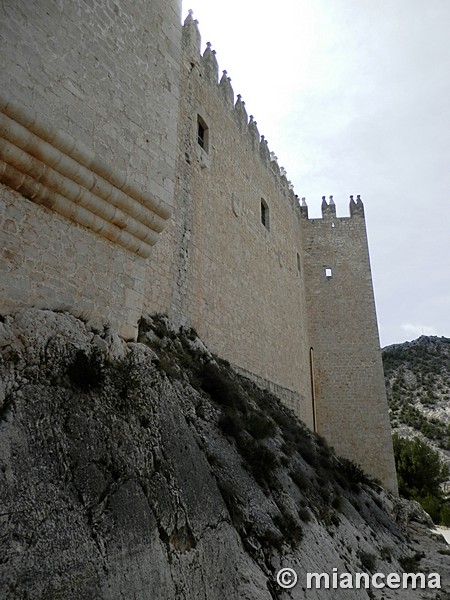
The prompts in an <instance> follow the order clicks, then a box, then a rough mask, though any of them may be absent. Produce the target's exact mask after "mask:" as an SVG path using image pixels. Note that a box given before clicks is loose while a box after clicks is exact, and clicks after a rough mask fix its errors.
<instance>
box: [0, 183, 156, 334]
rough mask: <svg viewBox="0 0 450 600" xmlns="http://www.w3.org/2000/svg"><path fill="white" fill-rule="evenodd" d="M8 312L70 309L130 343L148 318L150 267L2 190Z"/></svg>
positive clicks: (0, 284)
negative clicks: (143, 317) (146, 296)
mask: <svg viewBox="0 0 450 600" xmlns="http://www.w3.org/2000/svg"><path fill="white" fill-rule="evenodd" d="M0 238H1V252H0V255H1V260H0V292H1V293H0V300H1V309H2V310H1V312H2V314H12V313H15V312H16V311H17V310H19V309H20V308H22V307H25V306H27V307H28V306H34V307H36V308H49V307H50V308H52V309H54V310H67V311H69V312H71V313H72V314H74V315H75V316H77V317H80V318H82V319H84V320H86V321H89V322H90V324H91V325H92V326H95V327H97V328H98V329H100V330H102V329H103V325H104V324H105V323H108V324H109V325H110V326H111V328H112V329H113V330H114V331H117V332H119V334H120V335H121V336H123V337H124V338H126V339H132V338H134V337H135V336H136V324H137V322H138V320H139V318H140V316H141V314H142V304H143V291H142V290H143V288H144V282H145V274H146V268H147V261H146V260H145V259H143V258H141V257H139V256H136V255H135V254H132V253H131V252H129V251H127V250H125V249H123V248H121V247H120V246H117V245H116V244H113V243H112V242H110V241H108V240H105V239H104V238H102V237H100V236H98V235H95V234H93V233H91V232H89V231H88V230H86V229H85V228H84V227H81V226H80V225H76V224H74V223H71V222H70V221H67V220H66V219H63V218H62V217H59V216H58V215H56V214H55V213H54V212H53V211H51V210H48V209H47V208H43V207H41V206H37V205H36V204H34V203H33V202H30V201H29V200H26V199H25V198H23V197H22V196H20V194H18V193H17V192H14V191H12V190H9V189H8V188H6V187H5V186H3V185H1V184H0Z"/></svg>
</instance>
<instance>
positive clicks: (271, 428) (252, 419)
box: [245, 412, 275, 440]
mask: <svg viewBox="0 0 450 600" xmlns="http://www.w3.org/2000/svg"><path fill="white" fill-rule="evenodd" d="M245 429H246V430H247V431H248V432H249V433H250V434H251V435H252V436H253V437H254V438H255V440H261V439H263V438H266V437H272V436H273V435H274V434H275V424H274V422H273V421H272V420H271V419H269V418H268V417H266V416H265V415H262V414H258V413H255V412H253V413H252V414H250V415H248V417H247V418H246V420H245Z"/></svg>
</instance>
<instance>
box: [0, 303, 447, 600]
mask: <svg viewBox="0 0 450 600" xmlns="http://www.w3.org/2000/svg"><path fill="white" fill-rule="evenodd" d="M0 357H1V360H0V382H1V384H0V523H1V530H0V535H1V543H0V597H1V598H2V599H5V600H13V599H14V600H25V599H27V600H37V599H42V600H43V599H45V600H55V599H64V600H85V599H87V598H89V599H111V600H119V599H123V600H125V599H127V600H128V599H139V600H140V599H142V600H144V599H145V600H148V599H151V600H184V599H185V600H223V599H224V598H227V599H229V600H234V599H235V600H247V599H248V600H270V599H272V600H273V599H278V598H281V599H284V598H293V599H300V598H305V597H307V598H311V599H322V598H323V599H325V598H333V599H335V598H336V599H338V600H340V599H342V600H344V599H349V600H350V599H352V600H353V599H356V600H358V599H366V598H385V599H388V598H430V599H435V600H436V599H437V598H441V599H444V598H449V596H448V591H449V584H450V567H449V563H450V561H449V558H448V554H449V550H448V546H446V545H445V543H444V542H443V541H438V540H436V541H435V540H433V539H432V538H431V537H430V535H429V533H428V530H427V529H426V519H425V517H424V516H423V515H422V514H421V513H420V511H418V510H416V509H415V508H414V507H413V506H412V505H409V504H407V503H405V502H401V501H399V500H396V499H395V498H392V497H390V496H389V495H388V494H386V493H385V492H384V491H383V490H382V489H381V488H380V487H379V486H377V485H376V484H375V483H374V482H371V481H370V480H368V479H367V477H366V476H365V475H364V474H363V473H361V471H360V470H359V469H358V468H357V467H356V466H355V465H353V464H352V463H350V462H348V461H344V460H340V459H338V458H336V457H335V456H334V455H333V454H332V453H331V452H330V450H329V449H328V448H327V446H326V444H325V443H324V441H323V440H321V439H320V438H318V437H316V436H314V435H313V434H311V433H310V432H309V431H308V430H307V429H306V428H305V427H304V426H303V425H302V424H301V423H300V422H299V421H298V420H297V419H296V418H295V417H294V416H293V415H292V414H291V413H290V412H289V411H288V410H287V409H286V408H284V407H282V406H281V405H280V403H279V402H278V400H277V399H276V398H274V397H273V396H271V395H270V394H267V393H266V392H263V391H261V390H260V389H259V388H257V387H255V386H254V385H253V384H251V383H250V382H249V381H248V380H246V379H244V378H242V377H239V376H238V375H236V374H235V373H234V372H233V371H231V370H230V368H229V366H228V365H227V364H226V363H224V362H223V361H220V360H217V359H215V358H214V357H213V356H212V355H211V354H210V353H209V352H208V351H207V349H206V348H205V347H204V346H203V344H202V343H201V341H200V340H199V339H198V338H197V336H196V334H195V332H194V331H192V330H190V331H181V332H175V331H174V330H172V329H171V327H170V324H169V323H168V321H167V320H166V319H165V318H161V317H154V318H147V319H144V320H143V321H142V322H141V327H140V337H139V342H138V343H128V344H126V343H125V342H123V341H121V340H120V339H118V338H117V336H115V335H114V334H111V333H110V332H108V331H102V332H99V331H97V332H94V331H91V330H89V329H88V328H87V327H86V326H85V324H84V323H82V322H81V321H79V320H77V319H75V318H74V317H72V316H70V315H67V314H61V313H58V314H56V313H52V312H50V311H42V310H28V311H24V312H20V313H18V314H17V315H16V316H15V317H6V318H4V319H3V322H1V323H0ZM414 513H415V514H414ZM420 521H423V522H422V523H420ZM280 567H291V568H293V569H295V571H296V572H297V574H298V578H299V581H298V584H297V585H296V586H295V587H294V588H292V589H291V590H282V588H280V586H279V585H278V584H277V582H276V573H277V571H278V570H279V569H280ZM333 568H336V569H337V570H338V572H339V573H341V572H349V573H356V572H367V573H373V572H381V573H385V574H388V573H393V572H398V573H402V572H403V571H404V570H406V571H416V570H417V571H421V572H425V573H427V572H429V571H431V572H438V573H440V575H441V583H442V586H443V587H444V588H446V590H447V591H445V590H436V589H430V590H427V589H425V590H420V591H417V590H410V589H408V590H389V589H386V588H385V589H381V590H378V589H374V588H371V589H368V590H366V589H334V590H329V589H323V588H322V589H317V590H316V589H311V590H306V573H307V572H326V573H331V572H332V569H333Z"/></svg>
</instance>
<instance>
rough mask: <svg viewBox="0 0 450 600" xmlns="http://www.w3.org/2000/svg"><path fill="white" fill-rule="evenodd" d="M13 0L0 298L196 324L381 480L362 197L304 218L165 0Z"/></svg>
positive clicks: (387, 466)
mask: <svg viewBox="0 0 450 600" xmlns="http://www.w3.org/2000/svg"><path fill="white" fill-rule="evenodd" d="M42 4H43V3H42V2H41V1H40V0H34V1H25V0H22V1H18V2H14V3H10V5H9V7H8V11H6V13H5V14H6V15H7V16H6V18H5V19H4V20H3V21H2V23H1V25H0V27H1V28H2V35H1V40H2V47H1V53H2V58H3V59H4V61H5V63H6V64H7V66H8V69H6V70H3V71H2V72H1V73H0V78H1V83H2V87H1V89H2V93H3V94H4V96H2V97H1V98H0V247H1V248H2V251H3V261H2V262H0V314H2V315H6V314H9V313H12V312H15V311H17V310H19V309H20V308H22V307H25V306H37V307H41V308H49V309H58V310H68V311H70V312H72V313H73V314H75V315H76V316H80V317H82V318H84V319H86V320H87V321H88V322H89V323H90V324H91V325H95V326H96V327H102V326H104V325H108V326H109V327H110V328H111V329H113V330H115V331H117V332H119V334H120V335H121V336H123V337H124V338H126V339H135V337H136V333H137V324H138V320H139V318H140V316H141V314H143V313H152V312H162V313H166V314H168V315H169V316H170V318H171V319H172V320H173V321H175V323H178V324H180V325H187V326H192V327H195V328H196V329H197V331H198V333H199V334H200V336H201V337H202V338H203V339H204V341H205V342H206V343H207V344H208V346H209V347H210V348H211V350H212V351H214V352H215V353H216V354H218V355H219V356H221V357H223V358H225V359H227V360H229V361H230V363H231V364H232V365H233V366H234V367H235V368H236V369H237V370H239V371H240V372H242V373H243V374H245V375H246V376H247V377H249V378H251V379H252V380H253V381H255V382H256V383H257V384H258V385H261V386H264V387H267V388H269V389H270V390H271V391H272V392H274V393H275V394H276V395H278V396H279V397H280V398H281V400H282V401H283V402H284V403H285V404H286V405H287V406H289V407H290V408H291V409H292V410H293V411H294V412H295V413H296V414H297V415H298V416H299V417H300V418H301V419H303V420H304V421H305V422H306V423H307V424H308V425H309V426H310V427H311V428H313V429H315V430H316V431H318V432H319V433H321V434H323V435H324V436H325V437H326V438H327V439H328V441H329V442H330V444H331V445H333V446H334V447H335V448H336V450H337V451H338V452H339V453H341V454H343V455H344V456H347V457H349V458H352V459H353V460H355V461H356V462H358V463H360V464H361V465H362V466H363V467H364V468H365V469H366V470H367V471H368V472H369V473H370V474H372V475H374V476H376V477H378V478H380V479H381V480H382V481H383V483H384V484H385V485H386V486H387V487H388V488H389V489H391V490H393V491H396V483H395V469H394V462H393V454H392V444H391V441H390V430H389V421H388V416H387V402H386V394H385V390H384V383H383V373H382V366H381V357H380V349H379V342H378V333H377V324H376V315H375V306H374V300H373V291H372V282H371V275H370V265H369V255H368V248H367V237H366V231H365V222H364V212H363V206H362V202H361V201H360V200H359V199H358V200H357V201H356V202H354V201H352V202H351V205H350V217H346V218H336V213H335V207H334V204H333V203H332V202H330V203H329V204H328V203H327V202H324V203H323V218H322V219H311V220H310V219H308V217H307V208H306V206H303V207H300V205H299V202H298V198H297V197H296V196H295V194H294V191H293V187H292V184H291V183H290V182H289V181H288V179H287V176H286V173H285V171H284V169H282V168H280V166H279V165H278V163H277V159H276V157H275V155H274V153H273V152H271V151H270V150H269V146H268V143H267V140H266V139H265V138H264V136H263V135H260V133H259V130H258V125H257V122H256V120H255V119H254V117H253V116H251V115H250V116H249V115H248V114H247V110H246V106H245V102H244V100H243V99H242V98H241V96H240V95H238V96H237V97H235V94H234V90H233V88H232V85H231V80H230V78H229V76H228V74H227V73H226V71H223V72H222V73H221V74H220V75H219V69H218V63H217V59H216V56H215V52H214V50H213V49H212V47H211V44H209V43H208V44H207V47H206V50H205V51H204V52H203V54H201V53H200V48H201V44H200V33H199V30H198V27H197V23H196V21H195V20H194V19H193V16H192V14H189V16H188V17H187V19H186V21H185V24H184V27H181V25H180V14H181V6H180V3H179V2H178V1H176V0H170V1H167V0H164V1H163V0H154V1H152V2H148V1H146V0H136V1H135V2H122V3H120V4H112V5H111V6H110V5H109V4H107V5H103V4H102V3H98V4H95V5H93V6H90V5H89V4H88V3H86V2H84V1H82V0H74V1H73V2H70V3H68V4H67V6H66V5H64V10H63V9H62V7H61V4H60V3H58V2H56V0H49V1H47V2H46V3H45V10H44V9H43V6H42Z"/></svg>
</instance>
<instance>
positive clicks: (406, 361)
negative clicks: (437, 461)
mask: <svg viewBox="0 0 450 600" xmlns="http://www.w3.org/2000/svg"><path fill="white" fill-rule="evenodd" d="M383 364H384V372H385V378H386V390H387V395H388V401H389V407H390V413H391V425H392V428H393V430H394V431H397V433H398V434H399V435H401V436H403V437H412V436H419V437H421V438H422V439H424V440H425V441H427V442H428V443H429V444H430V445H431V446H432V447H433V448H434V449H435V450H437V451H438V452H439V454H440V456H441V458H442V459H443V460H444V461H445V462H447V463H448V464H449V465H450V339H448V338H444V337H440V338H439V337H427V336H421V337H420V338H418V339H417V340H414V341H412V342H405V343H403V344H395V345H393V346H388V347H387V348H384V349H383Z"/></svg>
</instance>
